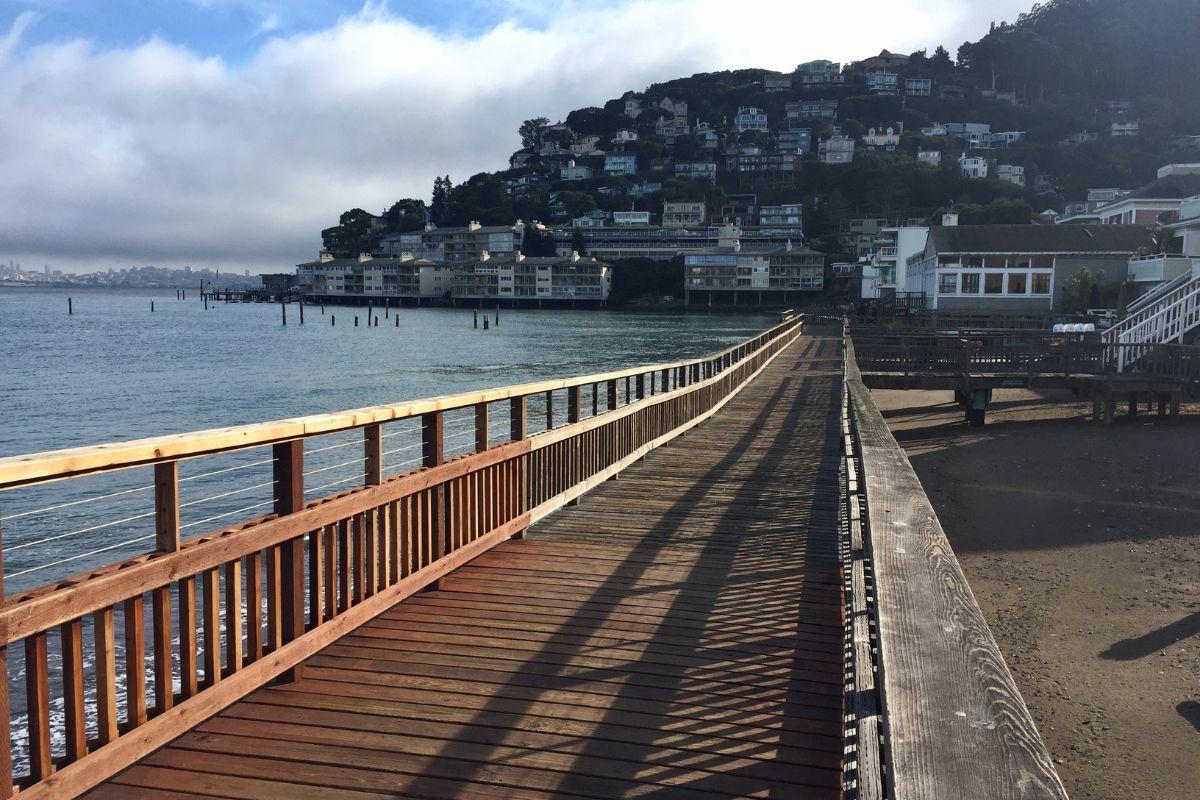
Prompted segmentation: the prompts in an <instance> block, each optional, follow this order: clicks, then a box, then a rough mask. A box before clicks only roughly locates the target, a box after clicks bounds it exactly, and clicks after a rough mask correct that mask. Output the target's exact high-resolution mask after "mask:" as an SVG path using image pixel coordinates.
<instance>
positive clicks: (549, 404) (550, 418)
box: [546, 392, 554, 431]
mask: <svg viewBox="0 0 1200 800" xmlns="http://www.w3.org/2000/svg"><path fill="white" fill-rule="evenodd" d="M546 430H548V431H552V430H554V392H546Z"/></svg>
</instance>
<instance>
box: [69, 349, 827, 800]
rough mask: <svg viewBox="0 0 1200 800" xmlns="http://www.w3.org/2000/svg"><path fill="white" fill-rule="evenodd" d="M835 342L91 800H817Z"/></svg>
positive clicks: (823, 752)
mask: <svg viewBox="0 0 1200 800" xmlns="http://www.w3.org/2000/svg"><path fill="white" fill-rule="evenodd" d="M840 350H841V344H840V338H837V337H830V338H821V337H812V336H806V337H803V338H801V339H800V340H798V341H797V342H796V343H795V344H793V345H792V346H791V347H790V348H789V349H788V350H786V351H784V352H783V354H782V355H780V357H779V358H777V359H776V360H775V361H774V362H773V363H772V364H771V365H769V366H768V367H767V369H766V370H765V371H764V372H763V374H762V375H760V376H759V378H758V379H757V380H756V381H755V382H754V383H752V384H751V385H750V386H748V387H747V388H746V389H745V390H744V391H743V392H742V393H741V394H739V395H738V396H736V397H735V398H734V399H733V400H732V401H731V402H730V403H729V404H728V405H727V406H726V407H725V408H724V409H723V410H722V411H721V412H719V413H718V414H717V415H716V416H715V417H713V419H711V420H709V421H708V422H706V423H705V424H703V425H702V426H700V427H699V428H697V429H695V430H693V431H691V432H689V433H688V434H686V435H685V436H683V437H680V438H679V439H677V440H675V441H673V442H671V443H669V444H667V445H665V446H663V447H661V448H659V449H658V450H656V451H654V452H653V453H651V454H650V455H649V456H648V457H647V458H646V459H644V460H643V461H641V462H638V463H637V464H635V465H633V466H631V467H630V468H628V469H627V470H626V471H625V472H624V473H622V474H621V476H620V477H619V479H617V480H613V481H609V482H607V483H605V484H603V485H601V486H600V487H598V488H596V489H594V490H593V491H592V492H590V493H589V494H588V495H586V496H585V497H584V498H583V500H582V504H581V505H579V506H575V507H570V508H567V509H564V510H562V511H560V512H558V513H556V514H554V515H552V516H551V517H549V518H547V519H546V520H544V521H542V522H541V523H539V524H538V525H536V526H534V528H533V529H532V530H530V531H529V534H528V538H526V539H523V540H519V541H509V542H507V543H505V544H503V545H501V546H499V547H498V548H496V549H495V550H493V551H491V552H488V553H486V554H485V555H482V556H480V557H478V558H477V559H475V560H474V561H473V562H471V563H470V564H469V565H467V566H465V567H463V568H460V569H459V570H457V571H455V572H454V573H452V574H450V575H449V576H447V577H445V578H444V579H442V581H441V584H440V587H439V589H438V590H437V591H430V592H425V593H422V594H420V595H417V596H415V597H413V598H410V599H409V600H407V601H405V602H402V603H400V604H398V605H396V606H394V607H393V608H391V609H389V610H388V611H386V612H385V613H383V614H381V615H380V616H379V617H377V618H376V619H374V620H372V621H371V622H370V623H368V624H366V625H364V626H362V627H361V628H359V629H357V630H356V631H354V632H353V633H351V634H350V635H348V636H345V637H343V638H342V639H340V640H338V641H337V642H335V643H334V644H333V645H331V646H329V647H327V648H325V649H324V650H322V651H321V652H320V653H318V654H317V655H315V656H313V657H312V658H310V659H309V660H308V661H307V662H306V663H305V666H304V670H303V678H302V679H301V680H299V681H297V682H294V683H290V684H281V685H275V686H269V687H264V688H262V689H259V690H258V691H256V692H254V693H253V694H251V695H250V696H249V697H247V698H246V699H245V700H243V701H241V702H239V703H236V704H235V705H233V706H231V707H230V708H229V709H227V710H226V711H225V712H223V713H222V714H220V715H218V716H216V717H214V718H212V719H210V720H208V721H207V722H204V723H202V724H200V725H199V726H198V727H196V728H195V729H194V730H192V731H190V732H189V733H187V734H185V735H184V736H182V737H180V738H179V739H177V740H176V741H174V742H173V743H171V744H170V745H169V746H167V747H165V748H163V749H161V750H159V751H158V752H156V753H154V754H152V755H151V756H149V757H147V758H146V759H143V760H142V761H141V762H140V763H138V764H137V765H135V766H133V767H131V768H129V769H128V770H126V771H125V772H123V773H121V774H120V775H118V776H116V777H115V778H114V779H113V780H112V781H110V782H109V783H107V784H105V785H103V786H101V787H99V788H97V789H96V790H94V791H93V792H92V793H91V795H90V796H92V797H96V798H118V797H121V798H123V797H148V796H155V797H159V796H161V797H195V796H205V797H224V798H285V797H286V798H292V797H298V796H303V797H330V798H343V797H345V798H351V797H353V798H370V797H391V798H396V797H413V798H497V797H503V798H571V797H575V798H615V797H655V798H659V797H663V798H718V797H789V798H810V797H811V798H833V797H837V796H838V794H839V787H840V781H841V754H842V700H843V633H844V629H843V617H842V613H843V612H842V605H841V594H840V586H841V578H840V575H839V566H838V554H837V509H838V491H839V486H838V460H839V457H840V453H839V430H838V421H839V419H840V410H839V408H840V398H841V388H840V379H841V378H840V371H841V356H840Z"/></svg>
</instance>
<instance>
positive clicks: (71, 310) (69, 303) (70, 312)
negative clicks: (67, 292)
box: [67, 297, 75, 317]
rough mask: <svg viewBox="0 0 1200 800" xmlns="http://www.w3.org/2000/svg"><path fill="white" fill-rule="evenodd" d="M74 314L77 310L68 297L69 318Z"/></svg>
mask: <svg viewBox="0 0 1200 800" xmlns="http://www.w3.org/2000/svg"><path fill="white" fill-rule="evenodd" d="M74 313H75V309H74V307H73V305H72V303H71V298H69V297H68V298H67V316H68V317H69V316H71V315H72V314H74Z"/></svg>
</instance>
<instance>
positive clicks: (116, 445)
mask: <svg viewBox="0 0 1200 800" xmlns="http://www.w3.org/2000/svg"><path fill="white" fill-rule="evenodd" d="M783 316H784V321H783V322H781V323H779V324H778V325H776V326H774V327H772V328H769V329H767V330H766V331H764V332H762V333H760V334H757V335H756V336H752V337H749V338H747V339H745V340H743V341H741V342H739V343H738V344H735V345H733V346H731V347H728V348H726V349H724V350H721V351H720V352H717V353H711V354H709V355H706V356H701V357H699V358H693V359H686V360H682V361H672V362H669V363H664V364H649V365H643V366H637V367H629V368H627V369H621V370H614V371H611V372H601V373H596V374H593V375H583V376H577V377H571V378H557V379H554V380H545V381H535V382H532V383H524V384H517V385H514V386H501V387H497V388H494V389H484V390H480V391H475V392H463V393H460V394H452V395H444V396H441V397H429V398H424V399H421V400H411V401H407V402H402V403H391V404H385V405H377V406H367V407H365V408H357V409H351V410H348V411H339V412H333V413H328V414H312V415H309V416H304V417H293V418H291V419H281V420H274V421H271V422H259V423H252V424H249V425H237V426H233V427H228V428H212V429H210V430H203V431H194V432H191V433H180V434H173V435H169V436H155V437H152V438H146V439H134V440H131V441H125V442H112V443H107V444H96V445H87V446H84V447H72V448H68V449H63V450H50V451H45V452H40V453H30V454H27V455H19V456H8V457H5V458H0V491H4V490H5V489H12V488H15V487H18V486H25V485H28V484H31V483H43V482H48V481H55V480H62V479H64V478H72V477H77V476H80V475H86V474H88V473H93V472H108V471H115V470H121V469H128V468H130V467H139V466H145V465H148V464H156V463H160V462H163V461H176V460H180V459H187V458H195V457H198V456H206V455H213V454H216V453H223V452H228V451H231V450H243V449H246V448H249V447H259V446H263V445H270V444H276V443H278V442H284V441H289V440H293V439H302V438H306V437H309V436H317V435H322V434H330V433H338V432H341V431H349V430H355V429H358V428H363V427H366V426H367V425H372V424H377V423H382V422H392V421H395V420H401V419H410V418H413V417H420V416H421V415H423V414H429V413H431V412H435V411H450V410H454V409H461V408H471V407H473V406H476V405H478V404H480V403H493V402H497V401H500V400H508V399H511V398H517V397H525V396H528V395H534V394H540V393H543V392H552V391H558V390H563V389H570V388H573V387H578V386H586V385H589V384H593V383H604V382H607V381H612V380H620V379H623V378H627V377H635V376H637V375H645V374H646V373H649V372H657V371H661V370H665V369H676V368H679V367H688V366H692V365H696V364H705V363H708V362H714V361H718V360H720V359H723V358H725V357H726V356H727V355H730V354H732V353H735V352H737V351H738V350H739V349H742V348H747V347H749V346H751V345H752V344H753V343H755V342H758V341H760V340H763V339H764V338H769V337H771V336H773V335H774V334H775V333H776V332H777V331H779V330H780V329H782V328H786V327H789V326H791V325H793V324H794V319H795V316H794V314H793V315H791V316H789V315H787V314H786V313H785V314H784V315H783Z"/></svg>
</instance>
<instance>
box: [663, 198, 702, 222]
mask: <svg viewBox="0 0 1200 800" xmlns="http://www.w3.org/2000/svg"><path fill="white" fill-rule="evenodd" d="M707 216H708V210H707V209H706V208H705V205H704V203H703V202H693V201H676V202H670V201H668V202H666V203H663V215H662V226H663V227H664V228H698V227H700V226H702V225H703V224H704V223H705V222H706V221H707Z"/></svg>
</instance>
